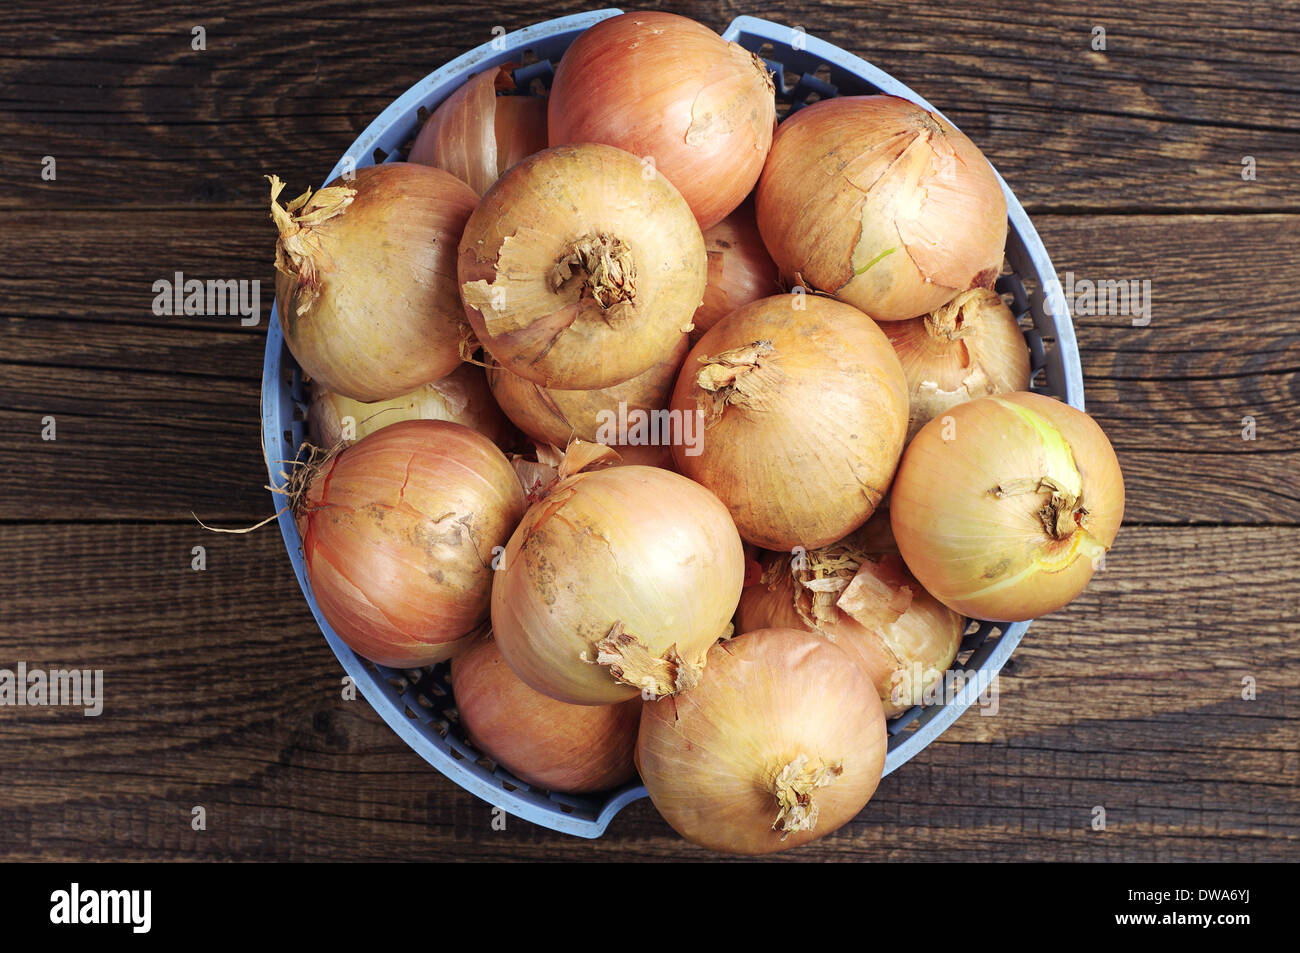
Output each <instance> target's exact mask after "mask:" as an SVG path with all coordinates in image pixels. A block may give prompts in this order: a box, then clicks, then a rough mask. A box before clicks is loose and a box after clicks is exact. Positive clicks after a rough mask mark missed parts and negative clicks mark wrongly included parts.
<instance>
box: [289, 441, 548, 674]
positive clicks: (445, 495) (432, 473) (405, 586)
mask: <svg viewBox="0 0 1300 953" xmlns="http://www.w3.org/2000/svg"><path fill="white" fill-rule="evenodd" d="M524 508H525V499H524V491H523V487H522V486H521V485H520V483H519V478H518V477H517V476H516V475H515V471H514V469H513V468H512V467H511V466H510V463H509V461H508V460H506V458H505V455H504V454H503V453H502V452H501V451H500V450H498V449H497V447H496V446H495V445H494V444H493V443H492V442H491V441H490V440H488V439H487V437H484V436H483V435H482V434H479V433H476V432H474V431H473V430H470V429H469V428H468V427H463V426H461V425H460V424H453V423H448V422H446V421H440V420H439V421H434V420H407V421H403V422H401V423H397V424H393V425H392V426H390V427H385V428H383V429H382V430H379V431H376V432H375V433H373V434H371V435H370V436H369V437H366V438H365V439H364V440H362V441H360V442H359V443H357V444H355V445H353V446H351V447H349V448H348V449H346V450H344V451H342V452H341V453H339V454H338V455H336V456H334V457H333V458H332V459H330V460H328V461H327V462H326V463H325V464H324V465H323V466H322V467H321V468H320V469H319V470H318V471H317V472H316V473H315V474H314V475H313V477H312V478H311V481H310V483H309V484H308V487H307V490H306V492H305V493H304V494H303V496H302V498H301V500H300V501H299V502H298V506H297V509H296V512H295V516H296V520H297V523H298V530H299V532H300V533H301V534H302V552H303V558H304V560H305V562H306V566H307V578H308V580H309V581H310V583H311V588H312V593H313V595H314V596H315V597H316V604H317V605H318V606H319V607H320V610H321V614H322V615H323V616H324V617H325V620H326V621H327V622H329V624H330V625H331V626H332V627H333V629H334V631H335V632H337V633H338V634H339V636H340V637H341V638H342V639H343V641H345V642H347V644H348V645H349V646H351V647H352V649H353V650H354V651H356V652H357V653H358V654H360V655H363V656H365V657H366V658H368V659H370V660H371V661H374V662H378V663H379V664H381V665H389V666H393V667H398V668H413V667H418V666H422V665H431V664H433V663H434V662H437V661H441V660H443V659H445V658H447V657H448V655H449V650H450V649H451V646H450V645H449V643H451V642H454V641H456V640H458V639H461V638H462V637H464V636H466V635H467V634H468V633H469V632H470V631H471V630H473V629H474V628H476V627H477V626H478V625H479V624H480V623H482V622H483V621H484V620H485V619H486V618H487V614H488V605H489V598H490V594H491V586H492V576H493V572H492V568H491V566H492V560H493V558H494V556H495V555H496V553H495V552H494V549H495V548H496V547H500V546H503V545H504V544H505V542H506V540H507V539H508V538H509V536H510V533H511V532H512V531H513V530H514V528H515V526H516V525H517V524H518V522H519V520H520V519H521V518H522V517H523V514H524Z"/></svg>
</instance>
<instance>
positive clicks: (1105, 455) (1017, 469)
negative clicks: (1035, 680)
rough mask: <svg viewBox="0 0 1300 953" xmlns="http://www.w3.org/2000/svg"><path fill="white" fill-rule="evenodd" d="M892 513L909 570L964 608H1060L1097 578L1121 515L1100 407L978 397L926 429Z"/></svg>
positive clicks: (1009, 612) (914, 445) (903, 471)
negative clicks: (1093, 413)
mask: <svg viewBox="0 0 1300 953" xmlns="http://www.w3.org/2000/svg"><path fill="white" fill-rule="evenodd" d="M889 514H890V522H891V524H892V526H893V530H894V538H895V539H896V541H897V542H898V550H899V552H900V553H901V554H902V556H903V560H904V561H905V562H906V563H907V567H908V569H910V570H911V571H912V573H913V574H914V575H915V576H916V578H917V579H918V580H919V581H920V582H921V585H923V586H924V587H925V588H926V589H927V590H929V591H930V592H931V593H932V594H933V595H934V596H935V597H936V598H937V599H938V600H939V601H940V602H942V603H943V604H944V605H946V606H948V607H949V608H951V609H953V610H954V611H956V612H960V613H962V614H963V615H968V616H973V617H974V618H977V619H988V620H992V621H996V622H1016V621H1021V620H1024V619H1032V618H1034V617H1035V616H1039V615H1044V614H1046V613H1048V612H1055V611H1056V610H1057V609H1059V608H1061V607H1062V606H1063V605H1065V604H1066V603H1067V602H1069V601H1070V600H1071V599H1073V598H1074V597H1075V596H1077V595H1078V594H1079V593H1080V592H1082V591H1083V588H1084V586H1086V585H1087V584H1088V580H1089V579H1091V578H1092V574H1093V572H1094V570H1095V569H1096V568H1097V567H1098V566H1099V565H1100V563H1101V560H1102V558H1103V556H1104V555H1105V553H1106V551H1107V550H1108V549H1109V548H1110V546H1111V544H1112V543H1113V542H1114V541H1115V534H1116V533H1117V532H1118V531H1119V525H1120V520H1121V519H1122V518H1123V515H1124V480H1123V477H1122V475H1121V474H1120V469H1119V461H1118V460H1116V458H1115V451H1114V450H1113V449H1112V448H1111V445H1110V441H1108V440H1107V439H1106V435H1105V434H1104V433H1103V432H1102V430H1101V428H1100V427H1098V426H1097V424H1096V422H1095V421H1093V419H1092V418H1091V417H1089V416H1088V415H1087V414H1085V413H1083V412H1082V411H1078V410H1075V409H1074V408H1073V407H1071V406H1070V405H1069V404H1064V403H1062V402H1060V401H1058V400H1053V399H1052V398H1050V397H1043V396H1041V395H1039V394H1027V393H1018V394H1004V395H1002V396H998V397H981V398H980V399H979V400H973V401H969V402H967V403H964V404H959V405H957V406H956V407H953V408H951V409H950V410H949V411H948V412H947V414H946V415H945V416H944V417H942V418H939V419H936V420H932V421H930V422H929V423H928V424H926V425H925V426H924V427H922V428H921V431H920V433H918V434H917V435H916V438H915V439H914V440H913V441H912V442H911V444H910V445H909V446H908V448H907V452H906V453H905V454H904V455H903V462H902V463H901V465H900V466H899V468H898V476H897V478H896V479H895V481H894V490H893V493H892V495H891V496H890V506H889Z"/></svg>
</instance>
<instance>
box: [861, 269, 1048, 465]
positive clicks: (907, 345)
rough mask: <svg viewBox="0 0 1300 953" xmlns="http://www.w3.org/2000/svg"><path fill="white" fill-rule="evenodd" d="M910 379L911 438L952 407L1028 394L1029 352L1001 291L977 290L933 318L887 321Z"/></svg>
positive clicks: (890, 337) (946, 306)
mask: <svg viewBox="0 0 1300 953" xmlns="http://www.w3.org/2000/svg"><path fill="white" fill-rule="evenodd" d="M880 329H881V330H882V331H884V332H885V334H887V335H888V336H889V340H890V342H891V343H892V344H893V345H894V351H895V352H896V353H897V354H898V359H899V361H900V362H901V363H902V365H903V374H904V375H905V376H906V377H907V388H908V397H909V405H910V407H911V411H910V413H909V415H908V424H907V439H908V440H911V439H912V438H913V437H915V436H916V432H917V431H918V430H920V429H921V427H923V426H924V425H925V424H927V423H928V422H929V421H931V420H933V419H934V418H935V417H939V416H941V415H942V414H943V413H944V412H945V411H947V409H948V408H949V407H954V406H956V405H957V404H961V403H965V402H966V401H968V400H973V399H974V398H976V397H988V396H989V395H991V394H1007V393H1015V392H1017V391H1027V390H1029V382H1030V378H1031V376H1032V372H1031V369H1030V362H1029V347H1028V345H1026V344H1025V336H1024V333H1023V332H1022V331H1021V330H1020V325H1019V324H1018V323H1017V322H1016V318H1015V315H1013V314H1012V313H1011V309H1010V308H1008V307H1007V306H1006V304H1005V303H1004V302H1003V301H1002V298H1001V297H999V296H998V294H997V293H996V292H993V291H990V290H988V289H987V288H976V289H974V290H972V291H965V292H963V293H961V294H959V295H958V296H957V297H956V298H954V299H953V300H952V301H950V302H948V303H947V304H945V305H944V306H943V307H941V308H939V309H938V310H937V311H935V312H933V313H932V314H928V315H926V316H925V317H924V318H912V319H910V320H907V321H886V322H885V323H884V324H882V325H881V327H880Z"/></svg>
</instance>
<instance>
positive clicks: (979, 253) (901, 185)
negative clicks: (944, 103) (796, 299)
mask: <svg viewBox="0 0 1300 953" xmlns="http://www.w3.org/2000/svg"><path fill="white" fill-rule="evenodd" d="M757 211H758V230H759V231H760V232H761V233H762V235H763V241H764V242H765V243H766V244H767V250H768V251H769V252H770V253H771V254H772V258H773V259H774V260H775V261H776V263H777V265H779V266H780V268H781V270H782V271H783V272H784V273H786V274H790V275H793V276H795V278H796V279H797V280H798V281H799V282H800V284H802V285H804V286H805V287H808V288H811V289H816V290H818V291H821V292H825V293H826V294H832V295H834V296H835V297H837V298H840V299H842V300H844V301H847V302H848V303H849V304H852V305H855V306H856V307H858V308H861V309H862V310H863V311H865V312H866V313H867V314H869V315H870V316H871V317H873V318H875V319H876V320H877V321H898V320H903V319H905V318H915V317H919V316H921V315H923V314H926V313H927V312H930V311H933V310H935V309H936V308H938V307H940V306H941V305H943V304H946V303H947V302H948V301H950V300H951V299H952V298H953V297H954V296H955V295H957V294H959V293H960V292H962V291H967V290H969V289H971V288H991V287H992V286H993V282H994V280H995V279H996V278H997V276H998V273H999V271H1000V270H1001V267H1002V258H1003V250H1004V247H1005V245H1006V240H1007V203H1006V198H1005V197H1004V196H1003V194H1002V187H1001V184H1000V183H999V182H998V178H997V175H996V174H995V173H994V171H993V168H992V166H990V165H989V164H988V160H986V159H985V158H984V155H983V153H981V152H980V150H979V149H978V148H977V147H976V146H975V144H974V143H972V142H971V141H970V140H969V139H967V138H966V137H965V136H964V135H963V134H962V133H961V132H959V131H958V130H957V129H956V128H955V127H954V126H952V125H951V124H950V123H949V122H947V121H946V120H945V119H943V118H941V117H940V116H937V115H935V114H934V113H931V112H927V111H926V110H924V109H922V108H921V107H920V106H917V105H916V104H914V103H911V102H908V101H907V100H905V99H900V98H898V97H896V96H839V97H836V98H833V99H824V100H822V101H820V102H817V103H814V104H813V105H811V106H809V107H807V108H805V109H801V110H799V111H798V112H796V113H795V114H794V115H793V116H791V117H790V118H789V119H787V120H786V121H785V122H783V123H782V124H781V126H780V128H779V129H778V130H777V134H776V140H775V141H774V142H773V144H772V154H771V156H770V158H769V159H768V162H767V165H766V166H765V167H764V169H763V177H762V179H761V180H760V182H759V184H758V195H757Z"/></svg>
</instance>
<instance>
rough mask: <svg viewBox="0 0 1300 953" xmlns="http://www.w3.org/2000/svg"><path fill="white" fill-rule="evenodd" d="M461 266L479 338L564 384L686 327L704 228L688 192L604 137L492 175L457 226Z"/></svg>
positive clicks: (648, 357)
mask: <svg viewBox="0 0 1300 953" xmlns="http://www.w3.org/2000/svg"><path fill="white" fill-rule="evenodd" d="M459 262H460V265H459V274H460V287H461V297H462V299H463V301H464V304H465V314H466V316H467V317H468V319H469V323H470V325H471V326H472V327H473V329H474V333H475V334H476V335H477V337H478V339H479V341H481V342H482V344H483V346H484V347H485V348H486V349H487V350H488V352H489V353H490V354H491V355H492V357H493V358H495V359H496V360H497V361H498V362H499V363H500V364H501V365H502V366H504V367H505V368H506V369H507V370H509V371H511V372H512V373H514V374H516V375H518V376H520V377H523V378H525V379H526V380H529V381H532V382H533V383H535V384H540V385H541V386H543V387H555V388H560V389H562V390H594V389H597V388H604V387H610V386H612V385H614V384H618V383H621V382H623V381H626V380H628V379H629V378H632V377H635V376H637V375H639V374H642V373H644V372H645V371H647V370H648V369H649V368H650V367H651V366H653V365H654V364H655V363H656V362H658V361H659V360H661V359H662V357H663V355H665V354H669V353H671V352H672V350H673V349H674V348H675V347H676V346H677V344H678V343H679V342H680V341H681V340H682V338H683V337H684V335H685V334H686V333H687V332H688V331H689V330H690V328H691V316H692V315H693V314H694V313H695V309H696V308H697V307H699V304H700V301H701V300H702V299H703V296H704V286H705V282H706V278H707V269H708V265H707V257H706V256H705V252H704V236H703V234H702V233H701V232H700V229H699V226H698V225H697V224H696V223H695V218H694V216H693V215H692V214H691V210H690V207H689V206H688V205H687V204H686V201H685V199H683V198H682V196H681V194H680V193H679V192H678V191H677V189H675V188H674V187H673V185H672V184H671V183H670V182H669V181H668V180H667V179H665V178H664V177H663V175H662V174H661V173H658V172H655V171H654V169H653V168H650V167H647V166H645V165H643V164H642V162H641V160H640V159H638V158H637V157H636V156H633V155H631V154H630V153H627V152H624V151H622V150H621V149H615V148H613V147H612V146H605V145H597V144H591V143H588V144H583V145H577V146H560V147H557V148H554V149H547V150H546V151H544V152H540V153H538V154H536V155H534V156H530V157H529V158H527V159H525V160H524V161H523V162H521V163H519V164H518V165H516V166H515V167H514V168H512V169H511V170H510V171H509V172H507V173H506V174H505V175H503V176H502V177H501V178H500V179H499V180H498V181H497V183H496V184H495V185H494V186H492V188H491V189H489V190H488V193H487V195H485V196H484V197H483V201H482V202H481V203H480V204H479V206H478V208H477V209H475V210H474V214H473V215H471V216H470V219H469V222H468V223H467V224H466V226H465V233H464V236H463V237H462V238H461V242H460V259H459Z"/></svg>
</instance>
